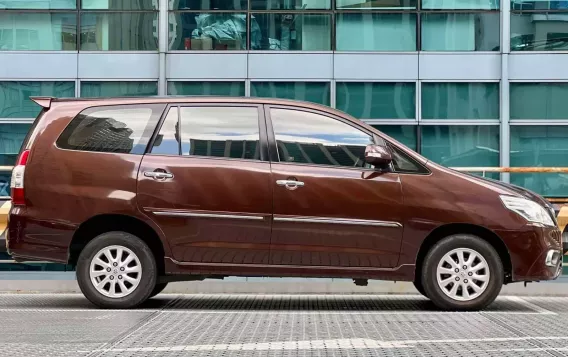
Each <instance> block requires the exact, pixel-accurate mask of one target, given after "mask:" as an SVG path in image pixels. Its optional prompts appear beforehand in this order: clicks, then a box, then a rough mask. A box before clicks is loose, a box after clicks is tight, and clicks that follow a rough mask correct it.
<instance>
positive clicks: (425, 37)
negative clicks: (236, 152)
mask: <svg viewBox="0 0 568 357" xmlns="http://www.w3.org/2000/svg"><path fill="white" fill-rule="evenodd" d="M567 60H568V2H567V1H559V0H539V1H520V0H513V1H511V2H509V1H505V2H501V1H499V0H231V1H226V0H44V1H24V0H0V168H1V170H0V196H1V197H3V198H8V197H7V196H8V195H9V190H8V186H9V176H10V172H9V166H11V165H13V164H14V160H15V155H16V153H17V152H18V149H19V146H20V144H21V142H22V140H23V138H24V136H25V134H26V132H27V130H28V128H29V127H30V125H31V123H32V121H33V118H34V117H35V116H36V115H37V114H38V111H39V107H38V106H36V105H35V104H33V103H32V102H31V101H30V100H29V96H34V95H35V96H37V95H44V96H59V97H73V96H76V97H100V96H103V97H104V96H127V95H128V96H132V95H136V96H138V95H143V96H144V95H156V94H159V95H170V94H171V95H200V94H204V95H229V96H263V97H279V98H290V99H300V100H306V101H312V102H316V103H321V104H325V105H329V106H331V107H335V108H338V109H340V110H343V111H345V112H347V113H349V114H351V115H353V116H355V117H357V118H360V119H362V120H364V121H366V122H368V123H369V124H371V125H373V126H376V127H377V128H379V129H380V130H382V131H383V132H384V133H386V134H388V135H390V136H392V137H394V138H396V139H397V140H399V141H400V142H402V143H404V144H405V145H407V146H409V147H411V148H412V149H415V150H417V151H418V152H420V153H422V154H423V155H425V156H426V157H428V158H430V159H432V160H434V161H436V162H439V163H441V164H443V165H447V166H451V167H460V166H461V167H464V166H467V167H471V166H477V167H479V166H483V167H497V166H512V167H515V166H568V155H566V153H567V152H568V101H567V100H566V99H565V98H566V96H567V94H568V66H567V65H566V63H567ZM565 146H566V149H565V148H564V147H565ZM565 150H567V151H565ZM493 177H496V178H501V179H502V180H504V181H508V182H512V183H514V184H517V185H521V186H524V187H527V188H530V189H532V190H534V191H536V192H538V193H540V194H543V195H545V196H548V197H566V196H568V176H566V175H562V174H510V175H509V174H503V175H500V176H499V175H494V176H493Z"/></svg>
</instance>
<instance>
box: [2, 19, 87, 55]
mask: <svg viewBox="0 0 568 357" xmlns="http://www.w3.org/2000/svg"><path fill="white" fill-rule="evenodd" d="M0 24H2V25H1V26H0V51H76V50H77V15H76V13H56V12H50V13H9V12H4V13H0Z"/></svg>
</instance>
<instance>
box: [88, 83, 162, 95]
mask: <svg viewBox="0 0 568 357" xmlns="http://www.w3.org/2000/svg"><path fill="white" fill-rule="evenodd" d="M150 95H158V83H157V82H81V97H83V98H89V97H127V96H150Z"/></svg>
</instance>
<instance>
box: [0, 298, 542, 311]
mask: <svg viewBox="0 0 568 357" xmlns="http://www.w3.org/2000/svg"><path fill="white" fill-rule="evenodd" d="M19 309H43V310H61V311H64V310H74V309H81V310H89V309H93V310H97V309H98V308H97V307H96V306H94V305H93V304H91V303H90V302H89V301H88V300H87V299H86V298H85V297H83V296H82V295H80V294H4V295H0V310H19ZM135 310H137V311H140V310H177V311H182V310H187V311H191V310H200V311H226V312H231V311H247V312H255V311H258V312H263V311H272V312H289V311H293V312H298V311H300V312H334V311H336V312H358V311H374V312H384V313H389V312H392V313H400V312H416V313H419V312H420V311H429V312H435V311H439V309H437V307H436V306H435V305H434V304H433V303H432V302H431V301H430V300H428V299H426V298H423V297H422V296H418V295H381V296H374V295H259V294H250V295H246V294H240V295H233V294H214V295H205V294H204V295H201V294H183V295H181V294H161V295H158V296H156V297H154V298H152V299H149V300H147V301H146V302H144V303H143V304H141V305H140V306H138V307H137V308H136V309H135ZM483 311H484V312H517V313H519V312H523V313H535V312H536V311H535V310H534V309H531V308H530V306H528V305H527V304H523V303H522V302H520V301H516V300H510V299H507V298H498V299H497V300H496V301H495V302H493V303H492V304H491V305H489V306H488V307H487V308H486V309H484V310H483Z"/></svg>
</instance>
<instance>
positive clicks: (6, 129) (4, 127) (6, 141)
mask: <svg viewBox="0 0 568 357" xmlns="http://www.w3.org/2000/svg"><path fill="white" fill-rule="evenodd" d="M31 126H32V125H31V124H0V166H12V165H14V164H15V163H16V157H17V156H18V153H19V152H20V147H21V146H22V142H23V141H24V139H25V138H26V134H27V133H28V130H30V127H31ZM0 186H1V183H0ZM0 196H3V195H1V194H0Z"/></svg>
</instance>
